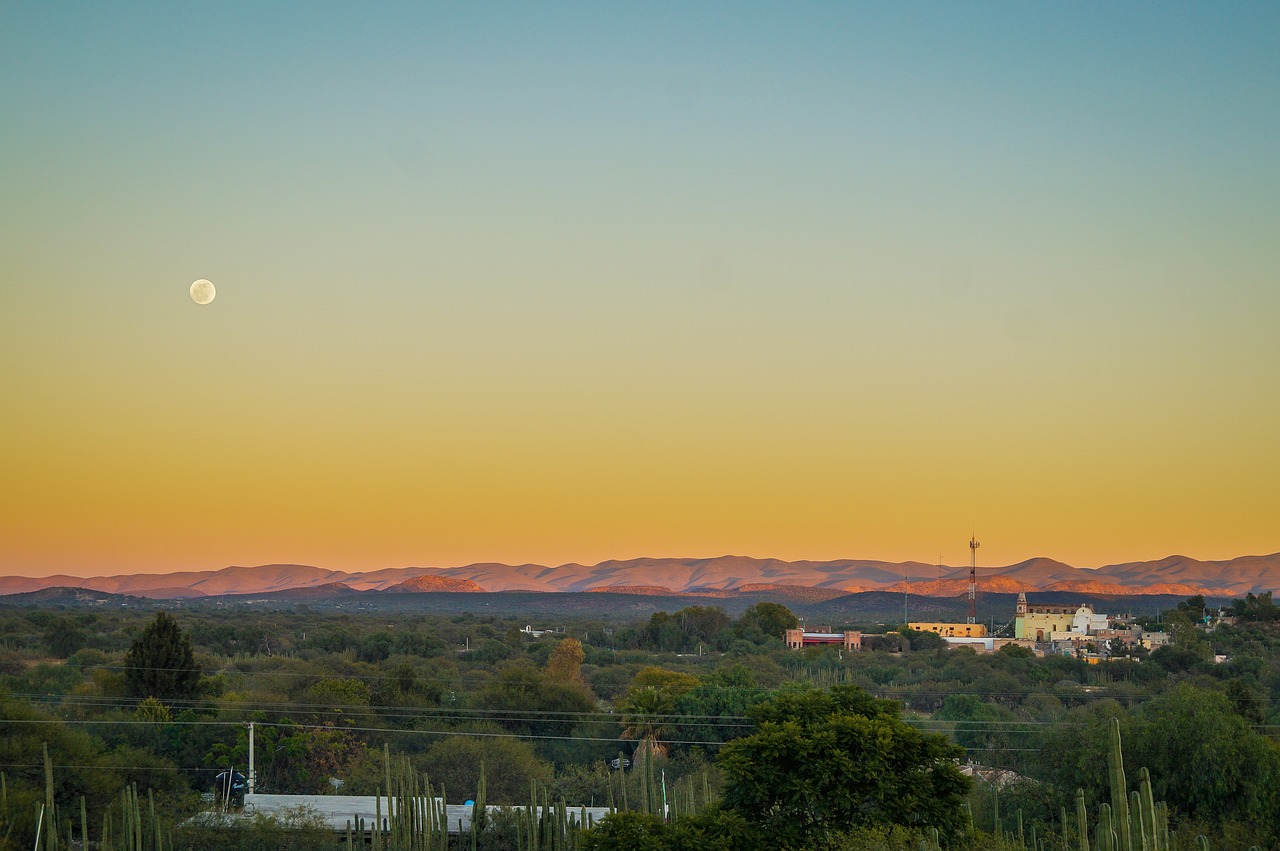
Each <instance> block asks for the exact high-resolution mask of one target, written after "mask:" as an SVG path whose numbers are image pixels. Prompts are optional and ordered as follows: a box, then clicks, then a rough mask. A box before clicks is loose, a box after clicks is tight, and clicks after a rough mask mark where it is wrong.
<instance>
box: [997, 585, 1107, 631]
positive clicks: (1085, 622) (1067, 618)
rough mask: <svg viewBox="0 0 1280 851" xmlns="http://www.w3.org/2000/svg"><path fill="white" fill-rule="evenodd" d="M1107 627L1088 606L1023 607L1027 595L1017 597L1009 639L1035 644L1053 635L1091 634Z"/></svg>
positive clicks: (1101, 618)
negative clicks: (1028, 640) (1011, 635)
mask: <svg viewBox="0 0 1280 851" xmlns="http://www.w3.org/2000/svg"><path fill="white" fill-rule="evenodd" d="M1110 626H1111V619H1110V618H1109V617H1107V616H1106V615H1105V614H1098V613H1097V612H1095V611H1094V610H1093V607H1092V606H1088V605H1086V604H1084V603H1080V604H1077V605H1074V606H1035V605H1028V604H1027V595H1026V594H1025V593H1020V594H1018V603H1017V608H1016V609H1015V610H1014V619H1013V637H1014V638H1029V639H1033V640H1035V641H1052V640H1053V639H1052V635H1053V633H1055V632H1070V633H1076V634H1079V635H1093V634H1096V633H1098V632H1100V631H1101V630H1104V629H1108V628H1109V627H1110Z"/></svg>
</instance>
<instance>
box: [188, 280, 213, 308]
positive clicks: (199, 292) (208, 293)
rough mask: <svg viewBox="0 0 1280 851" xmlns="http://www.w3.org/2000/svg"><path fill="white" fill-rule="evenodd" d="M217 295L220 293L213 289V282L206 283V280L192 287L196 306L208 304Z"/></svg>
mask: <svg viewBox="0 0 1280 851" xmlns="http://www.w3.org/2000/svg"><path fill="white" fill-rule="evenodd" d="M217 294H218V291H217V290H215V289H214V288H213V282H212V281H206V280H205V279H204V278H201V279H200V280H198V281H196V282H195V283H194V284H192V285H191V300H192V301H194V302H195V303H196V304H208V303H209V302H211V301H213V297H214V296H215V295H217Z"/></svg>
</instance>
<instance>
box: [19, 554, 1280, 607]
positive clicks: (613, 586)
mask: <svg viewBox="0 0 1280 851" xmlns="http://www.w3.org/2000/svg"><path fill="white" fill-rule="evenodd" d="M968 581H969V569H968V567H951V566H945V565H929V564H925V563H923V562H915V561H908V562H899V563H894V562H885V561H879V560H874V559H833V560H831V561H809V560H801V561H791V562H789V561H783V560H781V559H772V558H765V559H758V558H752V557H749V556H734V555H726V556H719V557H716V558H652V557H646V558H636V559H627V560H619V559H610V560H607V561H603V562H600V563H598V564H595V565H583V564H577V563H570V564H564V565H560V566H556V567H553V566H548V565H539V564H519V565H507V564H501V563H497V562H477V563H474V564H469V565H461V566H457V567H417V566H410V567H397V568H379V569H376V570H370V571H356V572H347V571H342V570H333V569H329V568H324V567H316V566H314V565H304V564H267V565H258V566H243V565H233V566H230V567H225V568H222V569H221V570H202V571H189V572H170V573H157V574H122V575H115V576H95V577H85V578H80V577H74V576H69V575H66V574H58V575H56V576H48V577H25V576H3V577H0V595H8V594H17V593H26V592H31V591H39V590H42V589H45V588H55V587H64V588H82V589H86V590H91V591H100V592H105V593H112V594H125V595H132V596H137V597H150V598H153V599H184V598H200V597H211V596H223V595H234V594H262V593H271V592H275V591H287V590H296V589H307V588H322V587H325V588H327V589H329V590H342V589H350V590H353V591H392V590H406V591H407V590H424V591H425V590H444V589H446V588H447V589H449V590H453V591H457V592H459V593H478V592H486V591H545V592H579V591H596V592H602V591H615V592H620V591H623V589H637V588H645V589H657V588H661V589H664V590H666V589H669V590H670V592H672V593H676V594H692V595H700V596H708V597H714V596H724V595H728V594H738V593H748V592H754V591H760V590H763V589H766V588H776V589H778V591H780V592H782V593H783V594H784V595H786V594H787V593H793V594H794V593H811V594H818V595H822V596H833V595H837V594H839V593H858V592H864V591H885V592H895V593H904V592H905V593H911V594H914V595H918V596H927V597H954V596H957V595H959V594H962V593H965V591H966V590H967V589H968ZM1277 588H1280V553H1273V554H1271V555H1261V556H1259V555H1248V556H1240V557H1238V558H1234V559H1227V560H1220V561H1201V560H1198V559H1193V558H1189V557H1187V556H1181V555H1171V556H1166V557H1165V558H1162V559H1157V560H1154V561H1146V562H1127V563H1123V564H1113V565H1106V566H1104V567H1100V568H1096V569H1094V568H1079V567H1072V566H1071V565H1068V564H1065V563H1064V562H1060V561H1056V560H1054V559H1050V558H1043V557H1038V558H1032V559H1026V560H1024V561H1021V562H1017V563H1016V564H1011V565H1006V566H1003V567H981V568H978V590H979V592H983V591H985V592H987V593H1017V592H1020V591H1029V592H1034V591H1060V592H1079V593H1084V594H1090V593H1092V594H1098V593H1106V594H1148V593H1157V594H1177V595H1183V596H1194V595H1196V594H1203V595H1205V596H1218V597H1221V596H1243V595H1244V594H1247V593H1261V592H1265V591H1271V590H1274V589H1277ZM784 589H785V590H784ZM799 589H809V591H808V592H803V591H800V590H799ZM651 593H652V592H651Z"/></svg>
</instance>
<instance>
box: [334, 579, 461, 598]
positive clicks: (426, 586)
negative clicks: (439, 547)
mask: <svg viewBox="0 0 1280 851" xmlns="http://www.w3.org/2000/svg"><path fill="white" fill-rule="evenodd" d="M348 587H350V586H348ZM387 591H407V592H411V593H416V594H422V593H426V592H430V591H449V592H452V593H455V594H459V593H461V594H474V593H482V594H483V593H484V589H483V588H481V587H480V586H479V585H477V584H475V583H474V582H472V581H471V580H469V579H454V578H453V577H451V576H415V577H413V578H412V579H406V580H405V581H404V582H401V583H400V584H398V585H392V586H391V587H390V588H388V589H387Z"/></svg>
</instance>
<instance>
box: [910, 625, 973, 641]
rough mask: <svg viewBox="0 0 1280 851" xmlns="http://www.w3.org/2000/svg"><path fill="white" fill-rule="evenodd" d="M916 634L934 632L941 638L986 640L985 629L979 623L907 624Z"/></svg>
mask: <svg viewBox="0 0 1280 851" xmlns="http://www.w3.org/2000/svg"><path fill="white" fill-rule="evenodd" d="M907 626H908V627H910V628H911V629H914V630H915V631H916V632H936V633H938V635H941V636H942V637H943V638H986V637H987V627H986V625H985V624H980V623H909V624H907Z"/></svg>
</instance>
